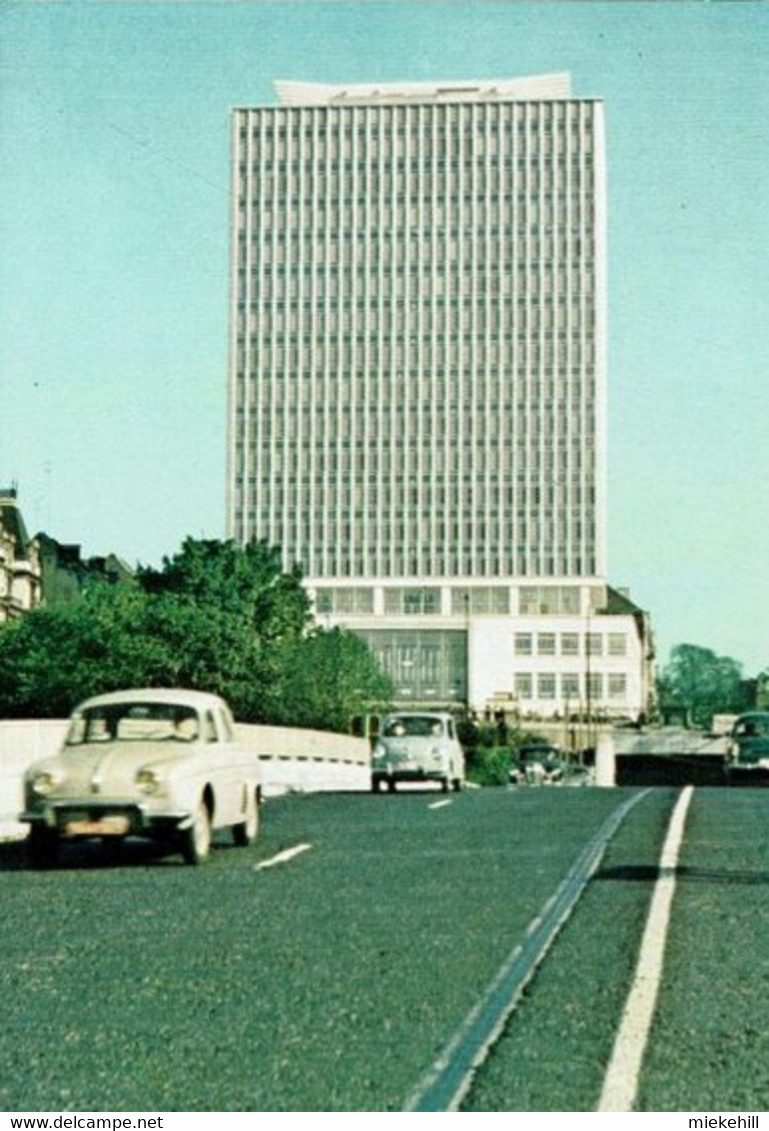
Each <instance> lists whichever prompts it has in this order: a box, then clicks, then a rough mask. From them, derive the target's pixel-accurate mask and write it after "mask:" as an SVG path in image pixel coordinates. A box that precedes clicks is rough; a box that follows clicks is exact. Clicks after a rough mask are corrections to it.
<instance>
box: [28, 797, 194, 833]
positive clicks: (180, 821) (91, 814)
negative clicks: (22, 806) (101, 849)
mask: <svg viewBox="0 0 769 1131" xmlns="http://www.w3.org/2000/svg"><path fill="white" fill-rule="evenodd" d="M19 820H20V821H24V822H26V823H28V824H30V825H33V826H37V827H38V828H45V829H48V830H49V831H50V832H52V833H56V834H57V835H58V836H62V837H92V836H117V837H120V836H152V835H154V834H156V833H162V832H164V831H166V832H172V831H175V830H178V829H183V828H185V827H186V826H188V825H189V824H190V823H191V821H192V814H191V813H188V812H186V811H183V812H179V811H175V810H171V809H167V810H166V809H150V808H149V807H148V806H145V805H142V804H141V803H140V802H139V803H137V802H123V801H116V802H105V803H100V804H96V805H95V804H94V803H93V802H92V801H90V800H88V801H78V800H69V799H68V800H66V801H52V802H50V803H49V804H47V805H45V806H43V807H40V808H35V809H26V810H25V811H24V812H23V813H21V814H20V815H19Z"/></svg>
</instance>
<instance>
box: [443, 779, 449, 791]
mask: <svg viewBox="0 0 769 1131" xmlns="http://www.w3.org/2000/svg"><path fill="white" fill-rule="evenodd" d="M449 783H450V778H447V777H446V778H441V793H448V792H449Z"/></svg>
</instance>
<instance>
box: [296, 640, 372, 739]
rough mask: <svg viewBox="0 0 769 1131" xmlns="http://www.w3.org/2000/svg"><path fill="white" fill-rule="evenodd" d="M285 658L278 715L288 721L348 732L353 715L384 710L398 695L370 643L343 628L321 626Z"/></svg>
mask: <svg viewBox="0 0 769 1131" xmlns="http://www.w3.org/2000/svg"><path fill="white" fill-rule="evenodd" d="M283 660H284V663H283V679H282V687H281V690H282V695H281V702H280V704H276V717H277V718H278V719H279V720H280V721H281V722H284V723H286V724H291V725H293V726H304V727H312V728H316V729H321V730H322V729H327V728H330V729H332V730H339V731H343V730H347V728H348V725H349V722H350V719H351V718H352V716H354V715H362V714H365V713H367V712H370V711H377V710H379V711H382V710H384V708H385V707H386V705H387V703H388V702H389V699H390V696H391V694H392V687H391V685H390V682H389V680H388V679H386V677H385V676H384V675H383V674H382V672H381V671H380V669H379V667H378V666H377V664H376V662H375V660H374V657H373V656H372V654H371V652H370V650H369V648H368V646H367V645H366V644H365V643H364V641H363V640H361V638H360V637H359V636H356V635H355V634H354V633H352V632H347V631H345V630H343V629H339V628H333V629H330V630H328V631H326V630H321V629H316V630H315V631H314V632H312V633H311V634H310V635H309V636H306V637H304V638H303V639H302V640H300V641H298V642H295V643H293V644H292V645H290V646H289V647H288V648H287V649H285V651H284V653H283Z"/></svg>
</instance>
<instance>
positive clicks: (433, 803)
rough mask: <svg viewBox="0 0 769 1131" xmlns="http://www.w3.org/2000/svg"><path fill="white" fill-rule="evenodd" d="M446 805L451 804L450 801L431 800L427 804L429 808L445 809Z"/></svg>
mask: <svg viewBox="0 0 769 1131" xmlns="http://www.w3.org/2000/svg"><path fill="white" fill-rule="evenodd" d="M445 805H451V802H450V801H431V802H430V804H429V805H428V806H427V808H428V809H443V807H444V806H445Z"/></svg>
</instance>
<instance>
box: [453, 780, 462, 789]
mask: <svg viewBox="0 0 769 1131" xmlns="http://www.w3.org/2000/svg"><path fill="white" fill-rule="evenodd" d="M452 785H453V787H454V792H455V793H459V791H460V790H461V789H462V779H461V778H454V781H453V782H452Z"/></svg>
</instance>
